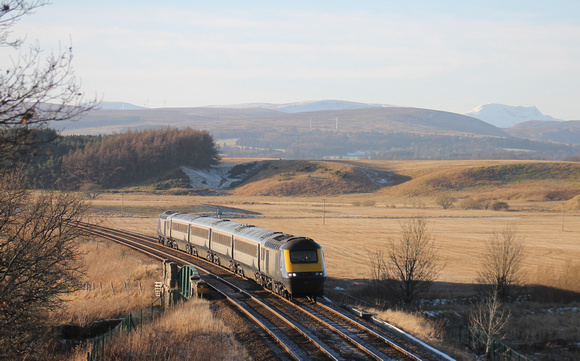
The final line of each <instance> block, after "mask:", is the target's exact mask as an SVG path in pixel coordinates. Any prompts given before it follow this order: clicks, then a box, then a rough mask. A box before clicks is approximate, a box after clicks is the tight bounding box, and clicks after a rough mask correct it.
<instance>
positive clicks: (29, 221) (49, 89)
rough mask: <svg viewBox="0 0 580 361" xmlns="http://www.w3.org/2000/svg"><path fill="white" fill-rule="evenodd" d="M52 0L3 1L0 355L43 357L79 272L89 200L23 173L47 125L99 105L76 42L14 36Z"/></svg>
mask: <svg viewBox="0 0 580 361" xmlns="http://www.w3.org/2000/svg"><path fill="white" fill-rule="evenodd" d="M46 4H47V2H46V1H44V0H30V1H26V0H2V2H1V3H0V47H8V48H13V49H14V50H15V51H14V54H13V57H10V58H8V63H11V65H10V66H8V67H7V68H0V330H1V332H0V359H14V358H17V357H18V358H25V357H26V356H27V355H32V357H37V358H39V359H40V358H42V356H39V353H41V352H43V351H44V350H43V347H42V346H40V345H41V342H42V341H43V340H45V338H46V337H45V336H46V335H47V333H46V332H44V330H45V328H46V326H47V324H46V317H45V315H46V312H47V311H48V310H50V309H52V308H54V307H57V306H59V305H60V304H61V303H60V297H61V296H62V295H63V294H64V293H66V292H69V291H72V290H74V289H75V286H76V279H77V277H78V275H79V268H78V265H77V262H76V258H77V247H76V245H77V243H76V241H75V240H76V239H77V238H78V237H79V235H81V231H79V229H78V228H75V227H74V225H76V224H78V222H80V221H81V219H82V215H83V213H84V211H85V209H86V206H85V205H84V204H83V203H82V202H81V201H80V200H79V199H78V198H77V197H76V196H74V195H69V194H61V193H46V194H40V195H34V196H33V195H32V194H31V193H30V192H29V191H28V190H27V189H26V186H25V185H24V184H23V182H22V178H21V177H20V176H19V174H18V168H19V162H20V161H21V160H22V159H23V155H26V154H30V152H31V148H32V147H34V146H35V145H39V144H42V143H45V142H49V141H51V140H53V139H54V137H49V138H45V137H43V136H42V134H43V132H41V130H42V128H44V127H46V126H48V125H49V123H51V122H54V121H63V120H74V119H77V118H78V117H79V116H80V115H82V114H84V113H86V112H88V111H90V110H92V109H94V108H95V107H96V105H97V102H96V101H95V100H93V101H89V102H86V101H85V100H84V96H83V94H82V93H81V92H80V90H79V83H78V82H77V80H76V78H75V76H74V72H73V69H72V67H71V61H72V49H71V48H70V47H69V48H67V49H65V50H59V51H58V52H56V53H54V52H53V53H51V54H49V55H48V56H44V55H43V54H42V51H41V49H40V47H39V46H38V45H36V46H32V47H31V48H30V49H29V50H28V51H27V52H22V51H20V50H19V49H18V47H20V46H22V43H23V41H22V40H21V39H18V38H17V39H11V36H10V29H11V28H12V26H13V25H14V24H15V23H16V22H18V20H20V19H21V18H22V17H23V16H25V15H27V14H30V13H31V12H33V11H34V10H35V9H37V8H39V7H42V6H44V5H46ZM3 54H4V53H3ZM6 54H7V56H10V55H9V52H6ZM21 54H24V55H21ZM14 59H15V60H14ZM44 134H50V132H44ZM53 134H54V133H53Z"/></svg>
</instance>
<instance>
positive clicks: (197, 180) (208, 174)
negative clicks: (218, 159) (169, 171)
mask: <svg viewBox="0 0 580 361" xmlns="http://www.w3.org/2000/svg"><path fill="white" fill-rule="evenodd" d="M232 167H233V165H221V166H218V167H212V168H210V169H193V168H189V167H185V166H182V167H181V170H182V171H183V173H185V174H186V175H187V176H188V177H189V179H190V181H191V186H192V187H193V188H195V189H199V188H207V189H221V188H226V187H228V186H230V185H231V184H232V183H233V182H235V181H236V180H237V179H233V178H228V177H227V174H228V172H229V171H230V169H232Z"/></svg>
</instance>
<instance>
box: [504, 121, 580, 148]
mask: <svg viewBox="0 0 580 361" xmlns="http://www.w3.org/2000/svg"><path fill="white" fill-rule="evenodd" d="M505 131H506V132H507V133H508V134H510V135H512V136H514V137H519V138H528V139H533V140H537V141H543V142H555V143H563V144H580V121H579V120H570V121H566V122H558V121H528V122H523V123H520V124H518V125H516V126H514V127H512V128H510V129H506V130H505Z"/></svg>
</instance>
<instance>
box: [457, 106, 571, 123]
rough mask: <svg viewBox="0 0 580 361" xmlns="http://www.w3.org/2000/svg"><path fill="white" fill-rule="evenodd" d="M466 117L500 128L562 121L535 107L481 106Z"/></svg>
mask: <svg viewBox="0 0 580 361" xmlns="http://www.w3.org/2000/svg"><path fill="white" fill-rule="evenodd" d="M464 115H467V116H469V117H473V118H477V119H480V120H483V121H484V122H486V123H489V124H491V125H494V126H496V127H498V128H511V127H513V126H514V125H516V124H518V123H521V122H525V121H528V120H544V121H546V120H551V121H554V120H555V121H560V119H555V118H553V117H551V116H549V115H544V114H542V112H540V111H539V110H538V108H536V107H533V106H532V107H524V106H512V105H505V104H485V105H480V106H478V107H477V108H475V109H473V110H472V111H470V112H468V113H465V114H464Z"/></svg>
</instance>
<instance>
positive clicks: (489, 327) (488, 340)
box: [469, 291, 511, 355]
mask: <svg viewBox="0 0 580 361" xmlns="http://www.w3.org/2000/svg"><path fill="white" fill-rule="evenodd" d="M500 307H501V302H500V300H499V297H498V294H497V292H495V291H494V292H492V293H491V295H489V296H488V297H486V298H485V299H484V300H483V301H482V302H479V303H477V304H476V305H475V307H474V308H473V309H472V310H471V311H470V313H469V325H470V326H471V335H472V337H473V338H474V339H475V340H477V341H479V342H480V343H481V344H483V345H484V348H485V354H486V355H488V354H489V351H490V349H491V345H492V343H493V341H494V339H502V338H503V337H502V335H501V333H502V330H503V329H504V327H505V325H506V324H507V323H508V321H509V319H510V317H511V313H510V312H507V313H506V312H505V311H500V310H499V309H500Z"/></svg>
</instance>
